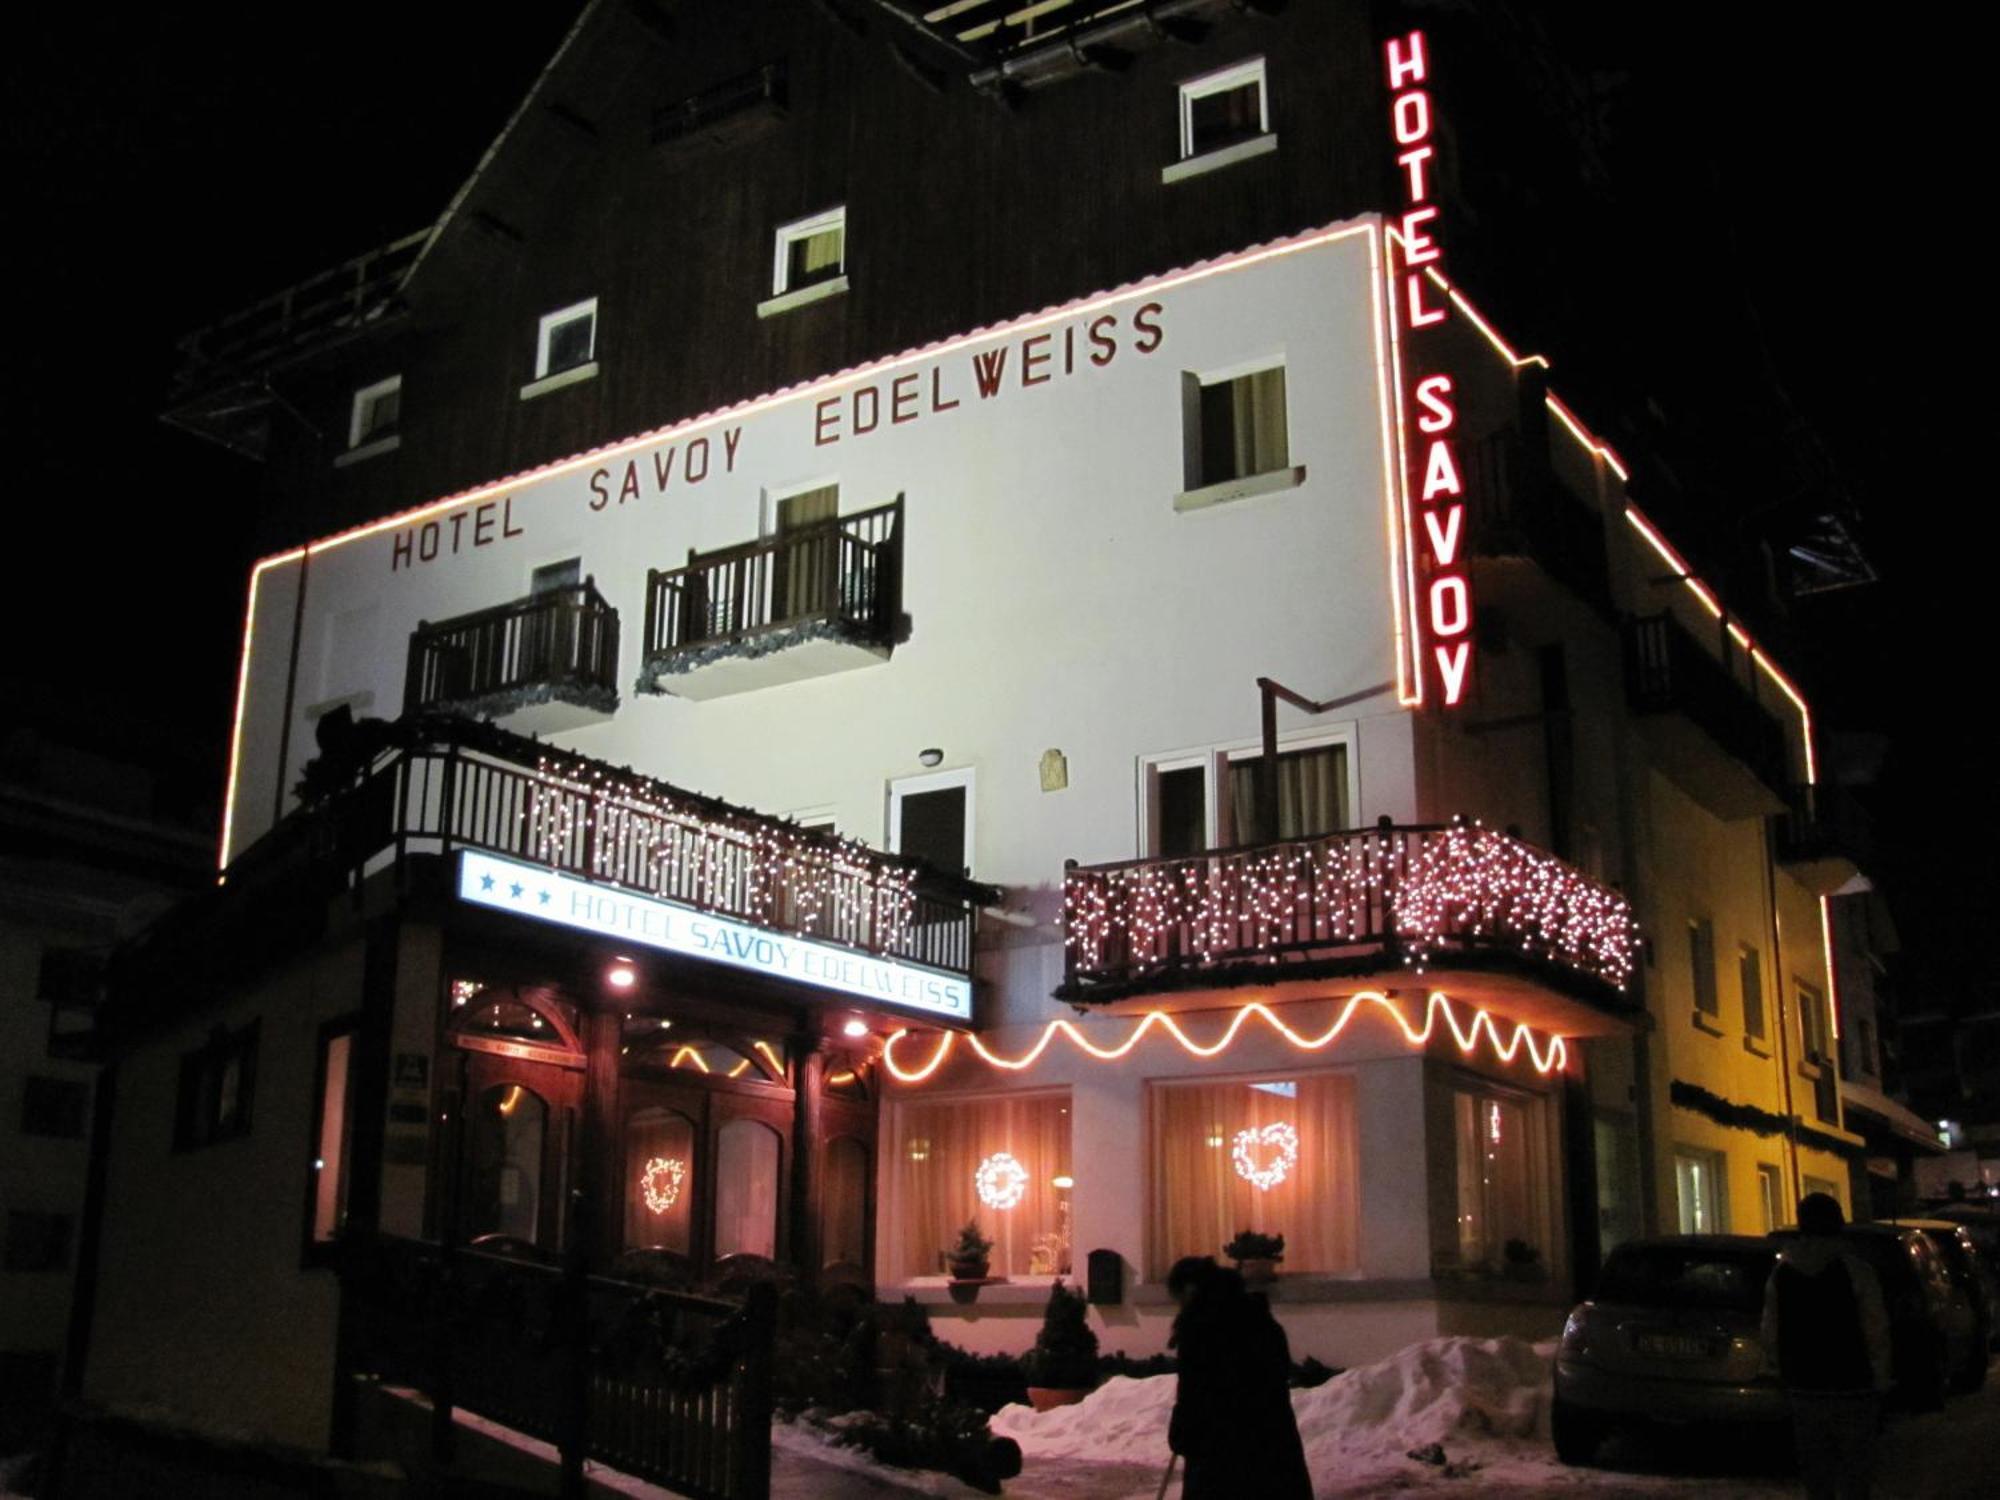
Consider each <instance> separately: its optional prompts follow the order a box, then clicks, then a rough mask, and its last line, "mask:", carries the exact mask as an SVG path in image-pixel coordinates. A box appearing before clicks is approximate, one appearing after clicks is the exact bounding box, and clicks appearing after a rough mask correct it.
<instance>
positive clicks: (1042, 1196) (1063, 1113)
mask: <svg viewBox="0 0 2000 1500" xmlns="http://www.w3.org/2000/svg"><path fill="white" fill-rule="evenodd" d="M1069 1120H1070V1116H1069V1096H1068V1094H1067V1093H1050V1094H1006V1095H998V1096H990V1097H986V1098H979V1099H940V1100H926V1101H924V1102H922V1103H906V1104H900V1105H898V1106H896V1109H895V1135H894V1139H895V1147H894V1153H895V1154H894V1156H893V1157H892V1158H891V1163H890V1169H891V1172H892V1174H893V1178H894V1182H895V1185H896V1214H895V1230H894V1231H893V1233H892V1235H891V1240H892V1245H891V1248H890V1250H889V1252H888V1255H887V1260H888V1263H889V1265H890V1267H891V1268H892V1272H891V1273H892V1274H895V1275H902V1276H936V1275H939V1274H941V1273H942V1272H943V1271H944V1269H945V1261H946V1253H947V1252H948V1251H949V1250H950V1249H951V1247H952V1246H953V1245H954V1244H955V1243H956V1242H957V1240H958V1234H959V1230H960V1229H961V1228H962V1227H963V1226H964V1225H965V1224H966V1222H967V1221H968V1220H972V1219H977V1220H978V1221H979V1228H980V1232H981V1233H982V1234H984V1235H985V1236H986V1237H987V1238H988V1239H990V1240H992V1241H993V1249H992V1252H991V1255H990V1259H989V1269H990V1273H991V1274H992V1275H994V1276H1028V1275H1035V1274H1047V1275H1057V1274H1060V1273H1061V1272H1063V1271H1066V1270H1067V1269H1068V1268H1069V1263H1070V1252H1069V1229H1070V1223H1069V1192H1070V1190H1069V1189H1068V1188H1067V1187H1058V1186H1057V1185H1056V1179H1057V1178H1062V1179H1064V1180H1065V1181H1067V1180H1069V1177H1070V1128H1069ZM1003 1158H1004V1160H1003ZM982 1190H983V1196H982ZM1003 1205H1004V1206H1003ZM1037 1266H1042V1267H1045V1268H1046V1269H1045V1270H1044V1271H1041V1272H1038V1271H1036V1270H1035V1268H1036V1267H1037Z"/></svg>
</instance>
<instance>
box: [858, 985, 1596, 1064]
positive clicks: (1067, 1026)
mask: <svg viewBox="0 0 2000 1500" xmlns="http://www.w3.org/2000/svg"><path fill="white" fill-rule="evenodd" d="M1363 1005H1374V1006H1377V1007H1379V1008H1380V1009H1382V1010H1384V1011H1386V1012H1387V1013H1388V1014H1389V1016H1390V1018H1391V1019H1392V1020H1394V1021H1395V1023H1396V1025H1397V1027H1398V1028H1399V1029H1400V1030H1401V1031H1402V1033H1403V1037H1404V1040H1406V1041H1407V1042H1408V1043H1409V1044H1410V1045H1411V1046H1412V1047H1422V1046H1425V1045H1427V1044H1428V1043H1429V1042H1430V1039H1431V1037H1432V1035H1433V1034H1434V1033H1435V1032H1436V1030H1437V1024H1438V1018H1439V1017H1440V1016H1442V1017H1443V1018H1444V1025H1445V1029H1446V1030H1447V1031H1448V1032H1449V1033H1450V1035H1451V1038H1452V1040H1453V1041H1455V1042H1456V1043H1457V1044H1458V1050H1459V1051H1461V1052H1463V1053H1465V1054H1466V1055H1467V1056H1468V1057H1469V1056H1471V1055H1472V1053H1473V1052H1475V1051H1476V1050H1477V1049H1478V1047H1479V1037H1480V1033H1481V1032H1482V1031H1483V1032H1485V1034H1486V1037H1487V1039H1488V1040H1489V1042H1490V1043H1491V1045H1492V1048H1493V1051H1494V1053H1495V1055H1497V1056H1498V1057H1499V1059H1500V1061H1501V1062H1503V1063H1510V1062H1512V1061H1513V1060H1514V1058H1515V1057H1516V1056H1517V1055H1518V1054H1519V1053H1521V1052H1522V1051H1524V1050H1525V1051H1526V1052H1527V1054H1528V1060H1529V1062H1530V1063H1532V1064H1533V1066H1534V1069H1535V1071H1536V1072H1537V1073H1541V1074H1544V1075H1546V1074H1549V1073H1553V1072H1557V1071H1559V1070H1560V1069H1562V1068H1563V1067H1564V1066H1566V1065H1567V1063H1568V1061H1569V1048H1568V1046H1567V1045H1566V1044H1565V1043H1564V1041H1563V1039H1562V1038H1561V1037H1559V1036H1551V1037H1549V1038H1548V1039H1547V1043H1546V1045H1544V1044H1543V1043H1541V1042H1539V1041H1537V1039H1536V1037H1535V1033H1534V1032H1533V1031H1531V1030H1529V1028H1528V1026H1527V1024H1526V1023H1525V1022H1516V1023H1515V1024H1514V1028H1513V1030H1512V1031H1511V1032H1510V1033H1508V1034H1507V1035H1506V1036H1504V1037H1503V1036H1502V1035H1501V1030H1500V1024H1499V1023H1498V1022H1496V1021H1495V1020H1494V1019H1493V1016H1492V1013H1491V1012H1489V1011H1487V1010H1484V1009H1481V1008H1478V1007H1473V1006H1463V1005H1460V1004H1456V1003H1454V1002H1453V1001H1452V1000H1451V999H1450V998H1448V997H1447V996H1445V995H1444V994H1442V993H1440V992H1439V991H1437V990H1433V991H1431V993H1430V995H1429V997H1428V998H1427V999H1426V1001H1425V1003H1424V1019H1423V1024H1422V1025H1421V1026H1419V1025H1416V1024H1415V1023H1413V1022H1412V1021H1411V1020H1410V1018H1409V1015H1408V1014H1407V1012H1406V1011H1405V1010H1404V1008H1403V1005H1402V1002H1401V1001H1399V1000H1398V999H1397V998H1396V997H1395V996H1393V995H1390V994H1387V993H1385V992H1384V991H1381V990H1363V991H1361V992H1359V993H1357V994H1353V995H1350V996H1348V997H1347V1001H1346V1003H1345V1004H1343V1005H1342V1006H1341V1008H1340V1014H1338V1015H1337V1016H1335V1017H1334V1018H1333V1021H1332V1023H1331V1024H1330V1025H1328V1026H1327V1028H1326V1030H1324V1031H1323V1032H1321V1033H1320V1034H1319V1035H1318V1036H1308V1035H1306V1034H1304V1033H1302V1032H1299V1031H1296V1030H1294V1029H1293V1028H1292V1027H1291V1025H1289V1024H1288V1023H1287V1022H1286V1021H1285V1020H1284V1018H1283V1017H1281V1016H1280V1015H1279V1014H1278V1013H1277V1012H1276V1011H1274V1010H1272V1009H1271V1008H1270V1007H1269V1006H1268V1005H1265V1004H1263V1003H1262V1002H1260V1001H1252V1002H1251V1003H1250V1004H1248V1005H1245V1006H1243V1007H1241V1008H1240V1009H1238V1010H1236V1011H1235V1012H1234V1013H1233V1014H1232V1015H1231V1016H1230V1018H1229V1024H1228V1025H1227V1026H1225V1027H1224V1028H1223V1031H1222V1035H1221V1036H1220V1037H1218V1038H1217V1039H1216V1040H1215V1041H1213V1042H1208V1043H1202V1042H1198V1041H1196V1040H1195V1039H1194V1038H1193V1037H1191V1036H1189V1035H1188V1034H1187V1032H1185V1031H1183V1030H1182V1029H1181V1025H1180V1022H1178V1021H1176V1020H1175V1019H1174V1018H1173V1017H1172V1016H1171V1015H1169V1014H1168V1013H1167V1012H1166V1011H1163V1010H1149V1011H1147V1012H1146V1014H1145V1015H1143V1016H1141V1017H1140V1018H1139V1021H1138V1024H1137V1025H1135V1026H1134V1027H1133V1028H1132V1030H1131V1031H1130V1032H1128V1033H1127V1034H1126V1036H1125V1039H1124V1040H1123V1041H1122V1042H1119V1043H1118V1044H1117V1045H1116V1046H1112V1047H1100V1046H1098V1045H1097V1043H1095V1042H1093V1041H1091V1040H1090V1038H1089V1037H1087V1036H1085V1035H1084V1034H1083V1032H1082V1031H1081V1030H1080V1029H1079V1028H1078V1027H1077V1026H1076V1024H1075V1023H1074V1022H1072V1021H1068V1020H1060V1021H1051V1022H1049V1023H1048V1025H1046V1026H1044V1027H1043V1028H1042V1034H1041V1035H1040V1036H1038V1037H1037V1038H1036V1039H1035V1041H1034V1044H1033V1045H1032V1046H1030V1047H1029V1048H1028V1050H1027V1051H1025V1052H1023V1053H1021V1054H1020V1055H1019V1056H1017V1057H1002V1056H1001V1055H1000V1054H999V1053H997V1052H995V1051H994V1050H993V1049H992V1048H991V1047H989V1046H987V1045H986V1043H985V1042H984V1041H982V1040H981V1039H980V1038H979V1036H978V1035H977V1034H976V1033H971V1032H968V1033H966V1034H965V1041H966V1045H968V1046H969V1047H971V1048H972V1050H973V1051H974V1052H976V1053H978V1054H979V1056H980V1058H981V1059H982V1060H983V1061H984V1062H985V1063H986V1064H987V1066H989V1067H993V1068H1000V1069H1003V1070H1005V1071H1007V1072H1020V1071H1021V1070H1023V1069H1025V1068H1031V1067H1033V1066H1034V1065H1035V1063H1036V1062H1037V1061H1038V1060H1039V1059H1040V1058H1041V1055H1042V1054H1043V1053H1044V1052H1046V1051H1047V1050H1048V1048H1049V1044H1050V1043H1051V1042H1053V1041H1054V1040H1055V1039H1056V1037H1057V1036H1058V1035H1061V1036H1064V1037H1067V1038H1068V1039H1069V1041H1070V1042H1071V1044H1072V1045H1074V1046H1075V1047H1076V1048H1077V1049H1078V1050H1079V1051H1081V1052H1084V1053H1086V1054H1087V1055H1089V1056H1091V1057H1094V1058H1096V1059H1097V1060H1098V1061H1099V1062H1116V1061H1118V1060H1119V1059H1120V1058H1122V1057H1124V1056H1125V1055H1126V1054H1127V1053H1129V1052H1130V1051H1131V1050H1132V1049H1133V1048H1134V1047H1136V1046H1138V1045H1139V1043H1140V1041H1142V1040H1143V1039H1144V1038H1145V1036H1146V1033H1147V1032H1149V1031H1151V1030H1153V1029H1155V1028H1156V1027H1157V1028H1158V1029H1160V1030H1163V1031H1165V1032H1166V1033H1167V1034H1168V1035H1170V1036H1171V1037H1173V1039H1174V1040H1175V1041H1177V1042H1179V1043H1180V1045H1181V1047H1182V1049H1183V1050H1184V1051H1186V1052H1187V1053H1188V1054H1189V1055H1190V1056H1192V1057H1201V1058H1209V1057H1215V1056H1217V1055H1218V1054H1220V1053H1222V1052H1224V1051H1226V1050H1227V1049H1228V1048H1229V1045H1230V1044H1231V1043H1232V1042H1234V1041H1235V1040H1236V1034H1237V1033H1238V1032H1239V1031H1241V1030H1242V1029H1243V1027H1244V1026H1245V1024H1246V1023H1248V1021H1249V1020H1250V1018H1251V1017H1252V1016H1257V1017H1260V1018H1261V1019H1263V1020H1264V1021H1266V1022H1267V1023H1269V1025H1270V1026H1271V1028H1272V1030H1274V1031H1276V1032H1277V1033H1278V1034H1279V1035H1280V1036H1282V1037H1283V1038H1284V1039H1285V1040H1286V1041H1288V1042H1290V1043H1291V1044H1292V1045H1293V1046H1294V1047H1296V1048H1298V1049H1299V1050H1300V1051H1301V1052H1318V1051H1320V1050H1322V1049H1324V1048H1326V1047H1330V1046H1332V1045H1333V1043H1334V1042H1335V1041H1336V1040H1338V1038H1339V1037H1340V1034H1341V1033H1342V1032H1344V1031H1345V1030H1346V1029H1347V1024H1348V1022H1349V1021H1351V1020H1353V1019H1354V1016H1355V1013H1356V1012H1357V1011H1359V1010H1360V1009H1361V1007H1362V1006H1363ZM1462 1009H1465V1010H1470V1011H1471V1012H1472V1020H1471V1021H1470V1022H1469V1023H1461V1022H1460V1020H1459V1012H1460V1010H1462ZM909 1034H910V1033H909V1030H908V1028H905V1029H903V1030H901V1031H898V1032H896V1033H895V1034H894V1035H892V1036H891V1037H890V1038H889V1039H888V1041H887V1042H885V1043H884V1044H883V1047H882V1065H883V1066H884V1067H885V1068H887V1069H888V1070H889V1074H890V1076H891V1077H893V1078H895V1079H896V1080H897V1081H898V1082H901V1083H922V1082H923V1081H924V1080H925V1079H927V1078H929V1077H930V1076H931V1075H932V1074H934V1073H935V1072H937V1070H938V1069H939V1068H941V1067H943V1066H944V1061H945V1059H946V1058H947V1057H949V1056H950V1055H951V1050H952V1047H953V1046H954V1045H955V1043H956V1042H957V1040H958V1036H959V1033H957V1032H952V1031H946V1032H942V1033H940V1034H939V1037H938V1042H937V1046H936V1048H935V1049H934V1050H933V1051H932V1053H931V1055H930V1058H929V1060H928V1061H926V1062H924V1063H923V1064H921V1065H920V1066H917V1067H910V1068H906V1067H904V1066H903V1065H902V1064H901V1063H899V1062H898V1061H897V1060H896V1045H897V1043H899V1042H901V1041H902V1040H903V1039H904V1038H905V1037H907V1036H908V1035H909Z"/></svg>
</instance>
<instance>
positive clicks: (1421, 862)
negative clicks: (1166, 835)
mask: <svg viewBox="0 0 2000 1500" xmlns="http://www.w3.org/2000/svg"><path fill="white" fill-rule="evenodd" d="M1063 916H1064V926H1065V930H1066V937H1065V941H1066V942H1067V944H1068V947H1069V950H1070V954H1071V957H1072V960H1073V963H1074V967H1075V969H1076V970H1078V971H1080V972H1083V973H1096V972H1103V971H1105V970H1107V969H1121V968H1122V969H1125V970H1127V971H1129V972H1131V973H1135V974H1136V973H1144V972H1146V971H1147V970H1149V969H1154V968H1158V967H1160V966H1162V965H1163V964H1165V963H1167V962H1170V961H1172V960H1173V959H1174V958H1176V957H1179V958H1182V959H1186V960H1191V961H1192V962H1194V963H1196V964H1199V965H1207V964H1211V963H1214V962H1216V961H1218V960H1224V959H1231V958H1238V957H1241V958H1245V959H1258V958H1262V959H1263V960H1265V961H1268V962H1273V963H1275V962H1278V961H1279V958H1280V953H1279V951H1278V950H1280V949H1288V950H1293V951H1298V950H1306V949H1312V948H1339V947H1344V946H1353V945H1356V944H1360V943H1365V942H1378V941H1385V940H1389V939H1394V940H1395V941H1396V942H1398V943H1399V944H1400V945H1401V947H1402V950H1403V961H1404V962H1405V963H1406V964H1408V965H1411V966H1412V967H1416V968H1418V969H1421V968H1422V967H1423V966H1424V965H1425V964H1427V963H1429V962H1430V961H1431V960H1432V959H1433V958H1434V957H1436V955H1437V954H1438V952H1439V951H1440V950H1441V949H1443V948H1445V947H1446V946H1448V945H1450V944H1454V943H1463V944H1468V945H1476V946H1480V947H1487V948H1511V949H1516V950H1518V951H1519V952H1521V953H1522V954H1524V955H1527V956H1530V957H1537V958H1544V959H1549V960H1552V961H1554V962H1557V963H1562V964H1566V965H1568V966H1570V967H1572V968H1576V969H1580V970H1582V971H1584V972H1585V973H1588V974H1591V975H1594V976H1596V977H1597V978H1599V979H1602V980H1604V981H1605V982H1606V983H1609V984H1612V985H1614V986H1616V987H1617V988H1619V989H1621V990H1622V989H1623V988H1624V987H1625V985H1626V982H1627V981H1628V980H1629V979H1630V978H1631V974H1632V966H1633V961H1634V956H1635V954H1636V952H1637V948H1638V931H1637V924H1636V922H1635V921H1634V919H1633V916H1632V909H1631V906H1630V904H1629V903H1628V902H1627V901H1626V900H1625V898H1624V897H1623V896H1621V895H1620V894H1619V893H1618V892H1617V891H1615V890H1613V889H1611V888H1610V887H1609V886H1606V885H1602V884H1600V883H1598V882H1597V881H1594V880H1591V879H1590V878H1589V877H1587V876H1585V875H1583V874H1581V873H1580V872H1579V871H1577V870H1575V869H1574V868H1572V867H1571V866H1569V865H1567V864H1565V863H1564V862H1563V861H1561V860H1559V859H1557V858H1555V857H1554V856H1552V855H1548V854H1544V853H1542V852H1541V851H1540V850H1537V849H1535V848H1533V847H1532V846H1530V845H1528V844H1525V843H1523V842H1522V841H1520V840H1519V839H1516V838H1512V837H1510V836H1508V835H1506V834H1502V833H1497V832H1494V831H1493V830H1491V829H1488V828H1486V827H1484V826H1483V825H1482V824H1480V823H1477V822H1467V821H1466V820H1464V819H1462V818H1461V819H1458V820H1455V821H1454V822H1453V823H1452V825H1451V826H1450V827H1448V828H1444V829H1435V830H1428V831H1423V832H1412V831H1409V830H1395V829H1383V830H1379V831H1375V830H1370V831H1363V832H1356V833H1350V834H1341V835H1332V836H1328V837H1323V838H1318V839H1310V840H1301V841H1298V842H1293V843H1283V844H1274V845H1272V846H1270V847H1269V848H1267V849H1258V850H1250V851H1244V852H1240V853H1228V854H1216V855H1210V856H1197V857H1194V858H1189V859H1181V860H1174V861H1167V862H1157V863H1150V864H1132V865H1122V866H1117V867H1114V868H1111V869H1099V870H1092V869H1079V870H1072V871H1071V872H1070V874H1069V876H1068V878H1067V879H1066V880H1065V881H1064V885H1063ZM1385 917H1386V921H1385V920H1384V918H1385ZM1120 948H1122V949H1123V950H1124V951H1123V955H1122V956H1120V955H1119V949H1120Z"/></svg>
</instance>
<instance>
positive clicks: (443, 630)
mask: <svg viewBox="0 0 2000 1500" xmlns="http://www.w3.org/2000/svg"><path fill="white" fill-rule="evenodd" d="M617 679H618V611H617V610H615V609H613V608H612V607H611V606H610V605H608V604H606V603H605V602H604V598H603V596H602V595H600V594H599V593H598V592H597V587H596V585H595V584H593V583H592V582H591V581H590V580H589V579H587V578H586V579H585V580H584V581H583V583H582V584H581V585H578V586H576V587H573V588H563V589H550V590H547V591H545V592H543V593H539V594H532V595H530V596H529V597H527V598H526V599H516V600H515V601H514V602H513V603H511V604H502V605H499V606H498V607H496V608H493V609H484V610H480V611H479V612H478V613H477V614H470V615H460V616H459V617H458V618H457V619H454V620H442V621H439V622H438V623H436V624H432V623H430V622H428V621H426V622H424V623H422V624H420V625H418V627H417V630H416V633H415V634H414V635H412V636H411V637H410V666H409V676H408V677H407V678H406V679H405V685H404V690H403V712H404V713H405V714H426V713H448V714H456V715H459V716H461V717H464V718H468V719H491V720H493V721H494V722H496V723H498V724H500V725H502V726H503V727H505V728H507V729H511V730H513V731H515V732H516V733H519V734H557V733H561V732H562V731H564V730H567V729H577V728H581V727H582V726H583V725H585V724H596V723H601V722H602V721H603V720H605V719H607V718H609V717H610V716H611V714H612V713H613V712H614V711H615V710H616V709H617V707H618V681H617Z"/></svg>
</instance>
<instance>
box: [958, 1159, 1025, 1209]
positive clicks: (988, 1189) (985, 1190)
mask: <svg viewBox="0 0 2000 1500" xmlns="http://www.w3.org/2000/svg"><path fill="white" fill-rule="evenodd" d="M972 1186H973V1187H974V1189H976V1190H977V1192H978V1193H979V1201H980V1202H981V1203H983V1204H985V1205H986V1206H987V1207H988V1208H1012V1207H1014V1205H1015V1204H1017V1203H1019V1202H1020V1201H1021V1200H1022V1199H1023V1198H1025V1197H1027V1195H1028V1169H1027V1168H1026V1167H1024V1166H1022V1165H1021V1164H1020V1162H1018V1161H1016V1160H1015V1159H1014V1157H1013V1156H1012V1155H1011V1154H1010V1153H1008V1152H1005V1151H996V1152H994V1153H993V1154H992V1155H991V1156H989V1157H987V1158H986V1160H984V1161H983V1162H981V1163H980V1164H979V1170H978V1171H976V1172H974V1173H973V1174H972Z"/></svg>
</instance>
